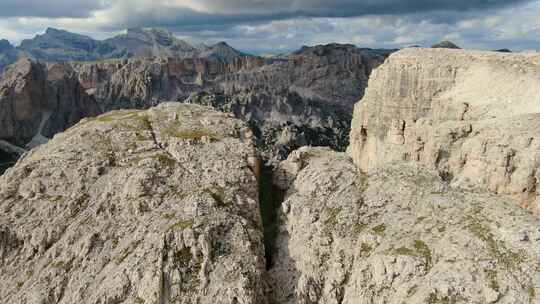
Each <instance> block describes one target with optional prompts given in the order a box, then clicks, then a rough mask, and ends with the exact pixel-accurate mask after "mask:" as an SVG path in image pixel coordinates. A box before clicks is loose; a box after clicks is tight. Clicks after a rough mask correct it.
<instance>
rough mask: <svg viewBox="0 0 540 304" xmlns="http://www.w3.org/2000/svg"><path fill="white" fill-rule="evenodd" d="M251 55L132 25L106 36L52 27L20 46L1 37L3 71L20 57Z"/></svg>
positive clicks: (86, 58) (54, 59) (92, 58)
mask: <svg viewBox="0 0 540 304" xmlns="http://www.w3.org/2000/svg"><path fill="white" fill-rule="evenodd" d="M244 56H250V55H248V54H245V53H242V52H240V51H238V50H236V49H234V48H232V47H231V46H229V45H228V44H227V43H225V42H220V43H217V44H215V45H210V46H207V45H205V44H199V45H191V44H190V43H188V42H186V41H184V40H181V39H178V38H176V37H175V36H174V35H173V34H172V33H171V32H170V31H168V30H165V29H139V28H137V29H128V30H127V31H126V33H125V34H121V35H118V36H115V37H112V38H109V39H106V40H96V39H93V38H91V37H88V36H84V35H80V34H75V33H71V32H68V31H65V30H60V29H55V28H48V29H47V30H46V31H45V33H44V34H42V35H37V36H36V37H34V38H32V39H26V40H23V41H22V43H21V45H20V46H19V47H14V46H12V45H11V44H10V43H9V42H8V41H7V40H0V72H1V71H2V70H3V69H4V67H5V66H7V65H9V64H11V63H13V62H15V61H16V60H17V59H18V58H20V57H29V58H34V59H39V60H44V61H52V62H63V61H99V60H107V59H119V58H132V57H174V58H215V59H220V60H224V61H227V62H228V61H231V60H233V59H234V58H237V57H244Z"/></svg>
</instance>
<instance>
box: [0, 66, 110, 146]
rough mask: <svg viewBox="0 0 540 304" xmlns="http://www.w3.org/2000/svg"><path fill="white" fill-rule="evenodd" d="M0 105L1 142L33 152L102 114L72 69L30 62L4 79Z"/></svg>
mask: <svg viewBox="0 0 540 304" xmlns="http://www.w3.org/2000/svg"><path fill="white" fill-rule="evenodd" d="M0 105H1V108H2V110H1V111H0V125H1V128H0V129H1V130H0V140H2V141H7V142H9V143H11V144H13V145H16V146H21V147H24V146H28V147H30V148H31V147H34V146H36V145H38V144H39V143H43V142H44V141H46V140H47V138H51V137H52V136H53V135H54V134H56V133H58V132H61V131H63V130H65V129H66V128H68V127H70V126H72V125H73V124H75V123H76V122H78V121H79V120H80V119H82V118H84V117H89V116H94V115H96V114H98V113H99V111H100V110H99V108H98V106H97V104H96V102H95V100H94V99H93V98H92V97H90V96H89V95H87V94H86V93H85V92H84V89H83V88H82V87H81V86H80V84H79V81H78V79H77V75H76V73H75V72H74V71H73V70H72V69H71V67H70V66H68V65H65V64H52V65H48V66H45V65H43V64H40V63H37V62H34V61H31V60H28V59H21V60H19V61H18V62H17V63H16V64H14V65H12V66H11V67H10V68H9V69H8V70H7V71H6V73H5V74H4V75H3V77H2V78H1V80H0Z"/></svg>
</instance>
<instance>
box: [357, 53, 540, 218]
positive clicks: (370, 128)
mask: <svg viewBox="0 0 540 304" xmlns="http://www.w3.org/2000/svg"><path fill="white" fill-rule="evenodd" d="M539 85H540V56H538V55H537V54H501V53H494V52H477V51H463V50H449V49H405V50H402V51H399V52H397V53H394V54H393V55H391V56H390V58H389V59H388V60H387V61H386V62H385V64H383V65H382V66H380V67H379V68H378V69H376V70H375V71H374V72H373V74H372V78H371V79H370V82H369V86H368V89H367V91H366V95H365V96H364V98H363V99H362V100H361V102H359V103H358V104H357V105H356V108H355V112H354V118H353V122H352V131H351V144H350V146H349V149H348V152H349V155H351V156H352V158H353V159H354V160H355V163H356V164H357V165H358V166H359V167H360V168H361V169H362V170H364V171H367V172H369V171H371V170H374V169H377V168H379V167H381V166H383V165H384V164H386V163H389V162H394V161H415V162H418V163H420V164H422V165H424V166H426V167H428V168H431V169H436V170H437V171H438V172H439V173H440V175H441V176H442V177H443V178H444V179H446V180H447V181H450V182H451V183H452V185H453V186H457V187H461V188H465V189H469V188H479V189H486V190H489V191H491V192H493V193H498V194H504V195H511V196H513V197H514V198H516V199H517V200H518V201H519V202H520V203H521V204H522V205H523V206H524V207H528V208H530V209H531V210H533V211H534V212H535V214H536V215H539V216H540V203H539V202H538V201H537V197H538V194H539V193H540V192H537V188H539V187H537V185H538V181H539V179H538V178H539V176H538V173H537V171H538V170H537V169H538V167H539V163H538V160H537V159H538V158H539V157H540V153H539V151H540V150H539V147H540V146H539V145H540V143H539V142H540V138H539V137H538V132H537V130H538V127H539V126H540V106H539V105H540V93H539V91H538V90H537V89H536V88H538V86H539Z"/></svg>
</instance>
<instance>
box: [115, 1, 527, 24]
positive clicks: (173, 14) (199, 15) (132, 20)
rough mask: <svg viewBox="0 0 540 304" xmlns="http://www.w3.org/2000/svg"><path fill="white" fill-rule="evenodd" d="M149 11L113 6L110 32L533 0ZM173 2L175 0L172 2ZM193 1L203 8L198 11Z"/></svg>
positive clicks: (465, 13) (469, 9)
mask: <svg viewBox="0 0 540 304" xmlns="http://www.w3.org/2000/svg"><path fill="white" fill-rule="evenodd" d="M139 2H140V3H141V4H145V5H146V6H145V8H146V9H144V10H140V9H138V8H137V5H136V4H134V3H133V2H132V1H127V0H126V1H124V0H117V2H116V3H115V4H113V9H112V10H111V11H112V12H113V14H111V16H113V17H112V18H111V19H112V20H111V22H110V23H109V24H107V25H106V26H105V27H106V28H107V29H109V30H114V29H120V28H126V27H139V26H149V27H150V26H164V27H170V28H175V29H177V30H179V31H180V30H184V31H199V30H220V29H223V27H229V26H234V25H238V24H246V23H258V22H269V21H274V20H286V19H294V18H299V17H329V18H332V17H360V16H366V15H410V16H412V17H413V18H414V16H417V17H418V18H425V15H426V14H429V15H430V19H431V20H432V21H433V22H445V23H449V22H456V21H458V20H460V19H463V18H466V17H471V16H473V15H478V14H483V13H484V12H485V11H486V10H493V9H499V8H503V7H506V6H512V5H513V6H515V5H519V4H523V3H527V2H531V1H530V0H334V1H327V0H295V1H291V0H272V1H270V0H228V1H226V0H195V1H191V2H192V3H191V6H190V4H189V3H188V2H190V1H185V2H184V3H188V4H186V5H181V4H182V2H183V1H176V5H173V6H171V5H170V4H168V5H159V3H160V1H159V0H158V1H154V2H153V3H155V4H156V5H148V3H152V2H151V1H150V0H148V1H146V0H142V1H141V0H139ZM173 2H174V1H173ZM193 2H195V3H196V5H197V6H199V7H202V8H204V9H203V10H195V9H194V8H193Z"/></svg>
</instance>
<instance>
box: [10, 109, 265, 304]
mask: <svg viewBox="0 0 540 304" xmlns="http://www.w3.org/2000/svg"><path fill="white" fill-rule="evenodd" d="M257 169H258V161H257V155H256V150H255V147H254V145H253V142H252V134H251V131H250V130H249V129H248V128H247V127H246V126H245V124H244V123H242V122H241V121H239V120H236V119H233V118H231V117H230V116H228V115H226V114H223V113H219V112H216V111H213V110H211V109H209V108H205V107H201V106H195V105H191V106H188V105H181V104H178V103H164V104H161V105H160V106H159V107H156V108H153V109H151V110H148V111H136V110H123V111H116V112H111V113H107V114H105V115H102V116H99V117H97V118H93V119H85V120H83V121H82V122H80V123H79V124H77V125H76V126H75V127H73V128H71V129H70V130H68V131H66V132H64V133H61V134H58V135H56V136H55V137H54V139H52V140H51V141H50V142H49V143H48V144H46V145H43V146H40V147H38V148H36V149H34V150H32V151H31V152H29V153H28V154H26V155H25V156H24V157H23V158H22V159H21V160H20V161H19V162H18V164H17V165H16V166H15V167H13V168H11V169H9V170H8V171H7V172H6V174H4V175H3V176H2V177H0V214H1V215H2V216H0V282H2V284H0V299H1V302H2V303H21V304H22V303H42V304H52V303H93V304H98V303H101V304H103V303H137V304H138V303H213V304H216V303H229V304H236V303H252V304H259V303H266V298H265V296H264V293H265V286H264V280H263V274H264V265H265V264H264V250H263V245H262V244H263V243H262V224H261V219H260V211H259V204H258V194H259V193H258V189H257V184H258V181H257V177H258V170H257Z"/></svg>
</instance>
